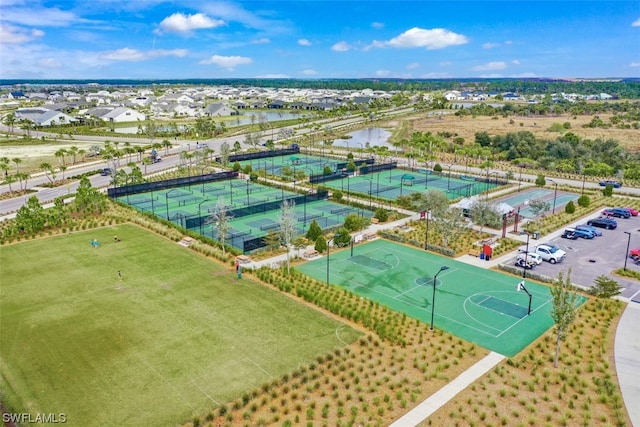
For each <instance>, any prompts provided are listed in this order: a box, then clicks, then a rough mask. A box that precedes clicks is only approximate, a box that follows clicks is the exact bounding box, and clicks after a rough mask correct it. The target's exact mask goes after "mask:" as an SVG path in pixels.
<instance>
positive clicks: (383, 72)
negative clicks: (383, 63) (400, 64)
mask: <svg viewBox="0 0 640 427" xmlns="http://www.w3.org/2000/svg"><path fill="white" fill-rule="evenodd" d="M375 74H376V77H389V76H390V75H391V71H389V70H377V71H376V72H375Z"/></svg>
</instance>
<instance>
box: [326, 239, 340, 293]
mask: <svg viewBox="0 0 640 427" xmlns="http://www.w3.org/2000/svg"><path fill="white" fill-rule="evenodd" d="M338 236H340V235H339V234H336V235H334V236H333V237H332V238H331V239H329V240H327V285H328V284H329V248H330V247H331V242H333V239H335V238H336V237H338Z"/></svg>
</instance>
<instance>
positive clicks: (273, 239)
mask: <svg viewBox="0 0 640 427" xmlns="http://www.w3.org/2000/svg"><path fill="white" fill-rule="evenodd" d="M264 242H265V244H266V245H267V248H269V250H270V251H271V252H273V251H274V250H275V249H278V248H279V247H280V243H281V241H280V233H278V232H277V231H275V230H269V231H268V232H267V235H266V236H264Z"/></svg>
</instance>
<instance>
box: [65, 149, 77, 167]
mask: <svg viewBox="0 0 640 427" xmlns="http://www.w3.org/2000/svg"><path fill="white" fill-rule="evenodd" d="M78 151H79V150H78V147H76V146H75V145H72V146H71V147H69V149H68V150H67V153H68V154H69V155H70V156H73V164H74V165H75V164H76V155H77V154H78Z"/></svg>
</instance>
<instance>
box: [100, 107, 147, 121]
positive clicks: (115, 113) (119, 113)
mask: <svg viewBox="0 0 640 427" xmlns="http://www.w3.org/2000/svg"><path fill="white" fill-rule="evenodd" d="M100 118H101V119H102V120H104V121H106V122H112V123H122V122H137V121H144V120H146V118H147V116H145V115H144V114H142V113H140V112H139V111H136V110H132V109H131V108H127V107H117V108H114V109H113V110H111V111H109V112H108V113H107V114H105V115H103V116H102V117H100Z"/></svg>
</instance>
